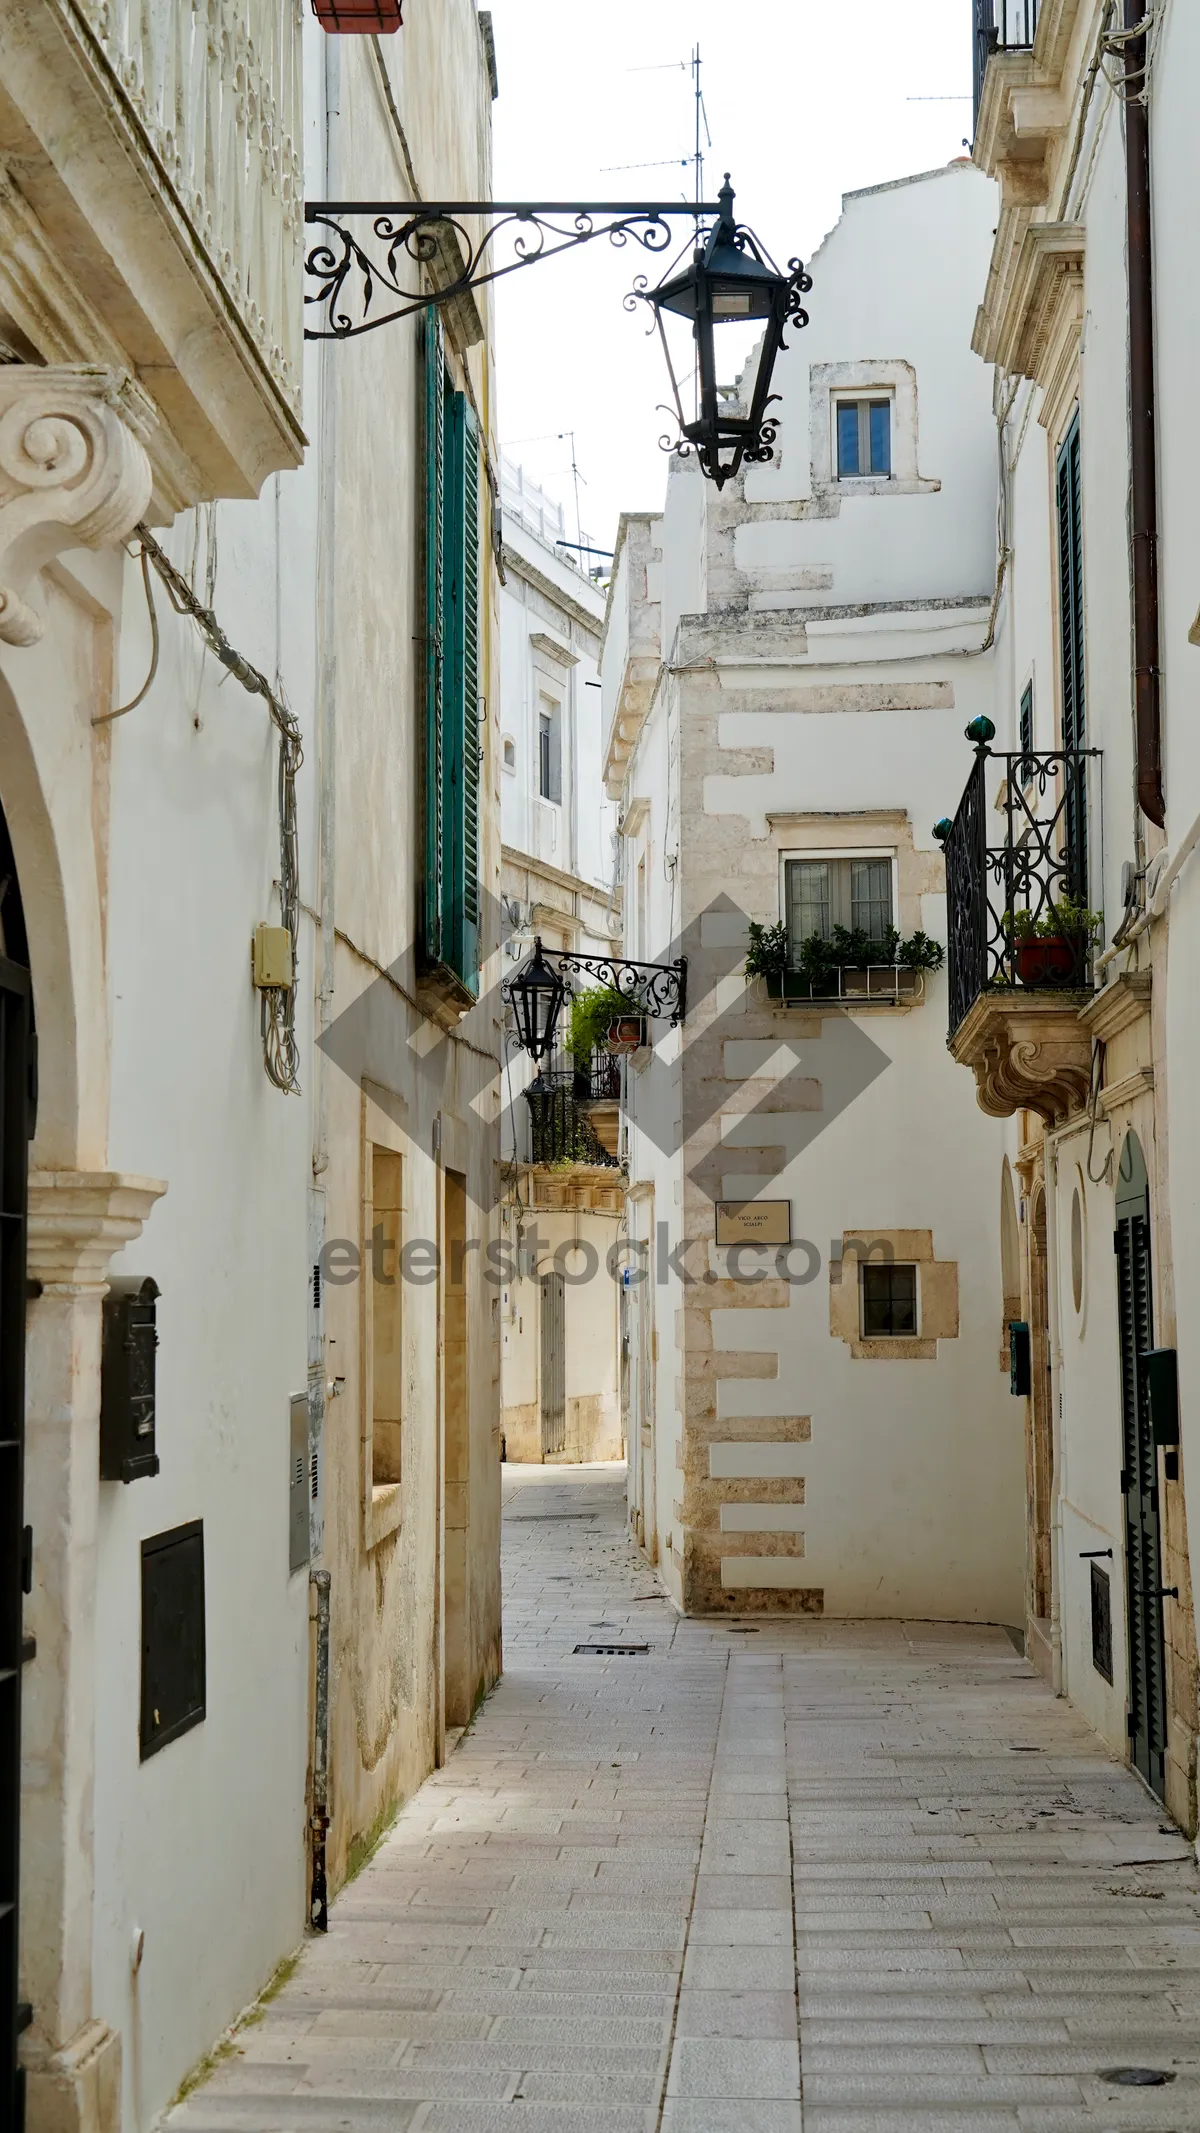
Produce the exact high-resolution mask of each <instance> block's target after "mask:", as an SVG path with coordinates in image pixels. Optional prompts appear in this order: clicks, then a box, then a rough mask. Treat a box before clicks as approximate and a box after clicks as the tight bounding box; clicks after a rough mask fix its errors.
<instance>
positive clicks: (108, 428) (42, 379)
mask: <svg viewBox="0 0 1200 2133" xmlns="http://www.w3.org/2000/svg"><path fill="white" fill-rule="evenodd" d="M154 420H155V413H154V409H153V407H152V405H151V403H150V401H149V400H148V399H147V397H146V395H145V393H144V392H143V391H142V389H141V387H140V386H139V385H138V384H137V383H136V382H135V381H134V379H132V378H131V377H129V376H128V374H127V373H126V372H124V371H118V370H108V369H93V368H91V367H88V366H81V367H78V368H77V367H75V366H73V365H72V366H69V367H68V366H66V365H59V364H51V365H47V366H46V367H45V368H40V367H36V366H33V365H30V366H28V367H27V366H26V365H24V364H5V365H3V366H0V639H3V641H4V642H5V643H6V644H16V645H31V644H36V643H37V642H38V641H39V639H40V638H41V636H42V633H43V631H44V629H45V623H44V621H43V619H42V617H41V615H40V614H39V613H38V612H37V609H36V608H35V607H34V606H33V605H32V604H31V602H30V600H29V599H28V597H27V595H28V592H29V589H30V586H31V585H32V582H33V580H34V578H36V576H37V574H38V572H39V571H41V570H44V569H45V567H46V565H47V563H49V562H51V561H52V560H53V558H54V557H55V556H56V555H58V554H59V552H60V551H61V550H62V549H64V548H76V547H80V546H82V547H86V548H101V547H104V546H106V545H107V544H109V543H110V542H115V541H122V540H124V539H125V538H126V537H127V536H128V535H129V534H130V533H131V532H132V531H133V528H134V527H135V526H136V525H137V523H138V520H139V519H140V518H141V517H142V516H143V515H144V513H145V510H146V506H147V504H148V503H149V501H150V490H151V482H152V476H151V471H150V461H149V459H148V457H147V455H146V451H145V448H144V446H143V445H142V443H141V442H140V440H139V438H138V437H137V436H136V435H135V430H136V429H137V428H139V427H142V428H147V429H148V428H149V427H150V426H152V424H153V422H154Z"/></svg>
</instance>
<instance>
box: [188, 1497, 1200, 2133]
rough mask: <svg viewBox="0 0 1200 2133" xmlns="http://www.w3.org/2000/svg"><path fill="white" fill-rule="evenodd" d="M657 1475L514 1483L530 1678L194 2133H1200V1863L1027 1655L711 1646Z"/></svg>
mask: <svg viewBox="0 0 1200 2133" xmlns="http://www.w3.org/2000/svg"><path fill="white" fill-rule="evenodd" d="M623 1488H624V1476H623V1473H618V1472H617V1470H616V1469H613V1468H590V1469H589V1468H585V1469H578V1470H574V1471H569V1470H563V1469H562V1468H509V1469H507V1470H506V1477H505V1504H506V1523H505V1601H506V1611H505V1621H506V1646H505V1663H506V1672H505V1676H504V1679H503V1681H502V1683H501V1685H500V1687H499V1688H498V1689H497V1691H496V1693H495V1694H494V1695H493V1696H492V1698H491V1699H490V1701H489V1702H488V1703H487V1705H486V1706H485V1707H484V1709H483V1710H482V1711H481V1712H480V1713H479V1716H478V1718H477V1720H476V1722H475V1724H474V1726H473V1727H472V1728H471V1730H470V1732H469V1733H468V1734H467V1735H466V1736H465V1737H464V1738H463V1739H462V1741H461V1742H460V1744H459V1746H458V1747H457V1749H456V1751H455V1753H454V1754H453V1755H452V1756H451V1757H450V1760H449V1762H448V1764H447V1766H446V1768H445V1769H444V1770H441V1771H439V1772H438V1773H437V1775H436V1776H435V1777H433V1778H431V1779H430V1780H429V1782H428V1783H427V1784H426V1785H425V1786H424V1787H423V1788H422V1790H421V1792H420V1793H419V1794H418V1796H417V1797H416V1798H415V1799H414V1800H413V1801H412V1802H411V1803H410V1804H409V1806H408V1807H407V1808H406V1809H405V1811H404V1812H403V1814H402V1815H401V1816H400V1818H399V1820H398V1821H397V1823H396V1825H395V1827H394V1829H393V1830H392V1832H391V1834H390V1835H389V1836H388V1838H387V1840H386V1841H385V1843H384V1844H383V1845H382V1846H381V1848H380V1849H379V1851H378V1852H377V1853H376V1855H375V1857H374V1858H373V1859H372V1860H371V1861H370V1863H369V1864H368V1866H367V1867H366V1868H365V1870H364V1871H363V1873H362V1874H361V1875H360V1876H359V1878H358V1879H357V1880H356V1881H355V1882H354V1883H353V1884H352V1885H351V1886H350V1887H349V1888H348V1889H347V1890H346V1891H345V1892H344V1894H343V1895H342V1896H341V1897H340V1898H339V1900H338V1902H337V1903H336V1905H335V1906H334V1909H333V1913H332V1917H331V1922H330V1931H329V1934H328V1937H327V1938H324V1939H321V1940H314V1941H311V1942H309V1943H308V1944H307V1945H306V1947H305V1950H304V1953H303V1955H302V1957H301V1960H300V1962H299V1965H298V1967H297V1969H296V1970H295V1972H294V1974H293V1975H292V1977H291V1978H290V1980H289V1982H288V1984H287V1985H286V1987H285V1989H284V1990H283V1991H282V1992H281V1993H280V1994H279V1996H278V1997H277V1998H276V1999H275V2000H273V2001H272V2002H271V2003H270V2005H269V2006H268V2007H267V2008H266V2009H265V2010H264V2011H263V2012H262V2013H261V2016H260V2017H259V2018H258V2019H256V2020H253V2021H252V2022H251V2023H250V2024H248V2025H247V2026H245V2027H244V2028H243V2029H242V2030H241V2031H240V2033H239V2035H238V2038H237V2049H236V2051H235V2052H234V2054H233V2055H231V2056H229V2057H227V2058H226V2059H225V2060H224V2061H223V2063H222V2064H221V2065H220V2066H219V2068H218V2070H217V2072H216V2073H215V2075H214V2076H213V2077H212V2078H211V2079H210V2080H209V2081H208V2082H207V2083H206V2084H205V2085H204V2086H203V2087H202V2088H200V2089H198V2090H196V2091H195V2092H194V2093H193V2094H192V2096H191V2097H190V2099H189V2100H188V2102H187V2103H186V2104H185V2105H183V2106H182V2107H181V2108H180V2109H179V2110H178V2111H177V2112H176V2114H175V2116H174V2118H173V2120H172V2125H173V2126H174V2127H175V2128H176V2129H178V2133H238V2129H245V2133H284V2129H291V2128H296V2129H298V2133H299V2129H311V2133H318V2129H320V2133H324V2129H326V2128H328V2129H336V2133H340V2129H350V2133H357V2129H358V2128H360V2127H361V2128H367V2127H387V2128H389V2129H396V2133H568V2129H570V2133H658V2129H661V2133H799V2128H800V2126H801V2123H802V2118H801V2113H802V2111H803V2125H804V2128H805V2129H806V2133H917V2129H918V2128H926V2127H936V2128H939V2129H942V2133H958V2129H960V2128H961V2129H962V2133H968V2129H969V2133H1001V2129H1015V2128H1022V2127H1023V2128H1028V2129H1030V2133H1033V2129H1037V2133H1068V2129H1075V2128H1080V2129H1083V2128H1092V2129H1095V2128H1108V2129H1112V2133H1123V2129H1130V2133H1133V2129H1136V2128H1142V2127H1146V2128H1158V2129H1161V2133H1169V2129H1173V2133H1183V2129H1185V2128H1200V1880H1198V1877H1197V1873H1196V1869H1195V1865H1194V1860H1193V1856H1192V1852H1191V1848H1190V1847H1189V1846H1188V1845H1187V1844H1186V1843H1185V1842H1184V1840H1183V1839H1182V1838H1181V1837H1180V1836H1179V1835H1178V1833H1176V1832H1175V1831H1173V1830H1172V1829H1171V1828H1170V1827H1169V1826H1166V1825H1165V1824H1164V1820H1163V1817H1162V1815H1161V1813H1160V1812H1159V1810H1158V1808H1157V1806H1156V1803H1155V1802H1154V1801H1153V1800H1152V1799H1151V1798H1150V1796H1149V1794H1148V1793H1146V1792H1145V1791H1144V1790H1143V1788H1142V1786H1141V1785H1140V1784H1139V1782H1138V1781H1137V1780H1136V1779H1135V1778H1134V1777H1132V1776H1131V1775H1130V1774H1129V1773H1128V1772H1126V1771H1124V1770H1121V1769H1119V1768H1117V1767H1116V1766H1115V1765H1114V1764H1113V1763H1112V1762H1110V1760H1109V1759H1108V1757H1107V1755H1106V1754H1105V1753H1104V1752H1103V1751H1102V1749H1101V1748H1100V1746H1099V1745H1098V1743H1097V1741H1096V1740H1095V1739H1094V1738H1093V1736H1092V1735H1091V1734H1090V1733H1089V1732H1088V1731H1087V1730H1086V1728H1085V1727H1084V1726H1083V1724H1082V1722H1081V1721H1080V1720H1079V1718H1078V1717H1076V1716H1075V1715H1074V1714H1073V1713H1072V1712H1071V1711H1070V1710H1069V1709H1068V1707H1067V1706H1066V1705H1065V1704H1064V1703H1062V1702H1057V1701H1056V1700H1055V1699H1054V1698H1053V1697H1052V1696H1051V1695H1050V1693H1049V1692H1048V1690H1047V1689H1046V1688H1045V1686H1044V1685H1043V1683H1042V1682H1041V1680H1040V1679H1039V1678H1038V1677H1037V1676H1036V1675H1035V1673H1034V1672H1033V1670H1032V1668H1031V1667H1029V1666H1028V1665H1027V1664H1026V1663H1025V1661H1024V1660H1023V1659H1021V1658H1019V1657H1018V1656H1017V1653H1016V1652H1015V1650H1014V1648H1013V1645H1012V1643H1011V1641H1010V1639H1009V1638H1008V1636H1007V1635H1006V1634H1005V1632H1004V1631H1003V1630H999V1629H996V1630H974V1629H960V1628H956V1627H944V1626H938V1625H930V1624H928V1623H916V1624H913V1623H894V1624H893V1623H885V1624H868V1625H865V1626H858V1625H852V1624H835V1623H822V1622H821V1621H819V1620H813V1619H807V1620H802V1621H796V1622H794V1623H772V1622H769V1621H766V1620H764V1619H763V1618H762V1617H761V1616H760V1617H757V1618H755V1619H754V1620H753V1622H748V1623H746V1624H743V1625H739V1624H736V1623H731V1622H729V1621H725V1620H722V1621H719V1622H716V1621H713V1622H707V1621H706V1622H681V1621H680V1620H679V1619H678V1618H677V1616H676V1615H675V1613H674V1611H673V1609H672V1608H671V1607H670V1605H669V1604H668V1603H667V1602H666V1601H665V1600H664V1599H663V1598H662V1596H661V1594H660V1593H659V1591H658V1588H657V1586H656V1582H655V1579H654V1577H653V1575H652V1574H651V1573H650V1572H648V1571H647V1570H646V1568H645V1566H644V1565H643V1564H642V1562H641V1560H640V1558H639V1557H638V1556H637V1554H636V1553H635V1551H634V1550H633V1548H632V1546H631V1545H630V1543H629V1540H628V1539H627V1535H626V1527H625V1520H624V1497H623ZM605 1642H608V1643H612V1642H635V1643H638V1644H645V1645H647V1646H648V1647H649V1649H648V1652H647V1653H646V1654H645V1655H644V1656H619V1657H617V1656H613V1657H606V1656H592V1655H587V1654H578V1655H576V1653H575V1647H576V1645H578V1644H584V1643H605ZM1130 2067H1142V2068H1151V2069H1158V2070H1160V2071H1162V2072H1163V2073H1165V2074H1167V2075H1168V2076H1170V2077H1171V2078H1170V2079H1169V2080H1168V2082H1167V2083H1165V2084H1164V2085H1161V2086H1156V2087H1150V2086H1137V2087H1127V2086H1121V2085H1118V2084H1116V2083H1113V2082H1111V2081H1108V2080H1106V2079H1105V2075H1106V2074H1107V2073H1111V2072H1113V2071H1114V2070H1116V2069H1119V2068H1130ZM801 2086H802V2089H803V2105H802V2104H801V2100H800V2098H801Z"/></svg>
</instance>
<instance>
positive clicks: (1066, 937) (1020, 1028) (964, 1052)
mask: <svg viewBox="0 0 1200 2133" xmlns="http://www.w3.org/2000/svg"><path fill="white" fill-rule="evenodd" d="M989 763H994V764H995V765H996V766H997V768H998V769H999V770H1000V772H1001V775H1002V783H1001V784H1000V787H999V794H998V796H995V795H994V798H996V799H997V801H998V805H999V807H1000V809H1001V812H1002V816H1003V822H1004V840H1003V842H1002V843H1000V844H996V845H992V844H989V843H988V836H989V822H990V821H991V820H992V818H993V817H994V815H995V813H996V806H995V805H989V799H988V784H989V773H988V765H989ZM1102 849H1103V812H1102V788H1101V763H1100V754H1099V750H1097V749H1079V750H1076V751H1073V752H1071V753H1067V754H1045V753H1042V752H1040V751H1039V752H1037V753H1022V754H1016V755H1000V754H995V753H993V751H992V750H991V749H988V748H979V749H978V750H977V751H976V756H975V763H974V766H973V768H972V771H971V776H970V778H969V780H968V782H967V788H966V791H965V792H964V794H963V797H962V800H961V802H960V804H959V809H958V813H957V814H956V816H955V818H954V822H953V824H952V825H951V827H950V829H949V831H948V833H947V834H946V837H945V851H946V895H947V905H948V921H949V949H948V954H947V970H948V978H949V992H950V1034H949V1040H948V1041H949V1046H950V1050H951V1052H952V1054H953V1056H954V1058H955V1059H956V1060H958V1062H959V1064H960V1065H962V1066H969V1067H970V1068H971V1069H972V1071H973V1073H974V1075H975V1081H976V1086H977V1089H978V1095H979V1103H980V1107H981V1109H983V1110H984V1111H987V1112H989V1113H990V1114H991V1115H992V1116H993V1117H994V1118H1010V1117H1012V1115H1013V1114H1014V1112H1016V1111H1020V1110H1027V1111H1034V1112H1037V1113H1038V1114H1039V1116H1041V1117H1042V1118H1044V1119H1046V1120H1047V1121H1048V1122H1050V1123H1051V1124H1053V1123H1055V1122H1057V1121H1058V1120H1059V1119H1062V1118H1065V1117H1066V1116H1067V1115H1068V1114H1069V1113H1070V1112H1071V1111H1073V1110H1078V1109H1080V1108H1081V1107H1082V1106H1083V1104H1084V1103H1086V1101H1087V1096H1088V1091H1089V1087H1090V1083H1091V1065H1092V1044H1091V1037H1090V1035H1089V1033H1088V1030H1087V1028H1086V1026H1085V1024H1084V1022H1083V1021H1082V1020H1081V1016H1082V1015H1083V1013H1084V1011H1085V1010H1086V1008H1087V1006H1088V1005H1089V1003H1090V1001H1091V1000H1092V998H1093V997H1094V992H1095V978H1094V968H1093V966H1094V958H1095V947H1096V937H1097V933H1098V931H1099V922H1098V920H1097V919H1096V918H1095V917H1094V915H1093V914H1092V912H1091V909H1090V897H1089V889H1090V886H1091V884H1092V882H1093V881H1096V882H1098V881H1099V880H1100V866H1099V859H1100V854H1101V852H1102Z"/></svg>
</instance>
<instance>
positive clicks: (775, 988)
mask: <svg viewBox="0 0 1200 2133" xmlns="http://www.w3.org/2000/svg"><path fill="white" fill-rule="evenodd" d="M749 930H750V946H749V948H748V950H747V952H746V976H747V977H748V978H762V979H763V981H764V983H765V985H766V988H767V992H768V995H769V996H770V998H771V999H772V1000H781V999H782V998H783V980H784V973H785V971H786V970H787V967H788V935H787V926H786V924H785V923H784V921H783V919H780V920H779V922H778V924H776V925H774V926H760V925H759V923H758V920H757V919H753V918H752V919H751V921H750V929H749Z"/></svg>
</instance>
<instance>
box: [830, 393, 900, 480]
mask: <svg viewBox="0 0 1200 2133" xmlns="http://www.w3.org/2000/svg"><path fill="white" fill-rule="evenodd" d="M834 423H835V426H836V432H837V473H838V480H839V481H861V480H863V479H864V478H866V477H873V478H874V479H875V480H877V481H879V480H884V479H887V478H888V477H890V475H891V471H892V403H891V400H890V399H888V400H882V399H870V400H866V399H863V400H844V399H838V400H836V401H835V402H834Z"/></svg>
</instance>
